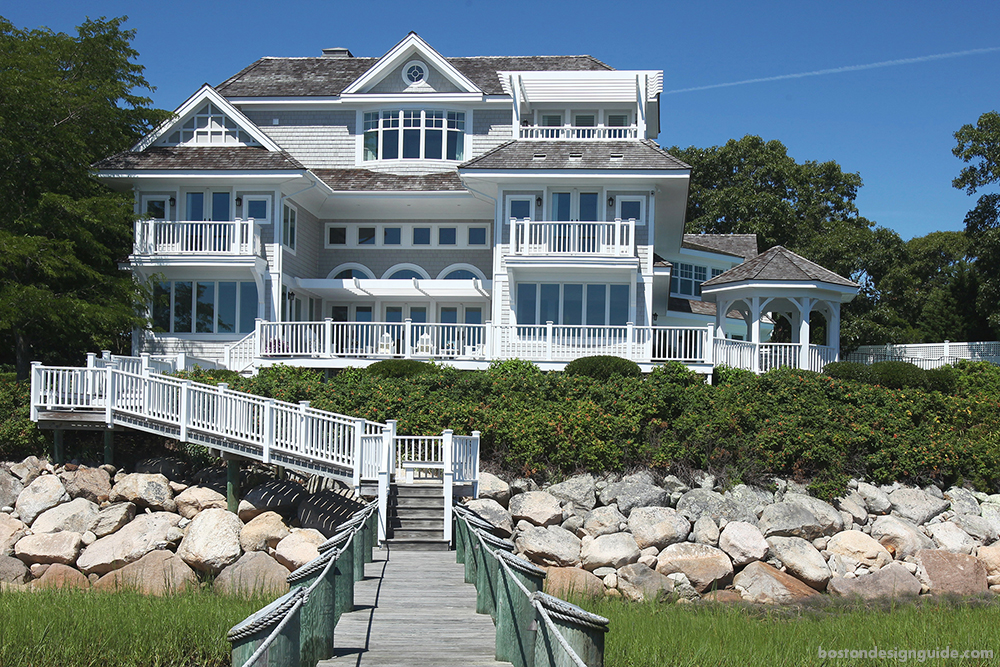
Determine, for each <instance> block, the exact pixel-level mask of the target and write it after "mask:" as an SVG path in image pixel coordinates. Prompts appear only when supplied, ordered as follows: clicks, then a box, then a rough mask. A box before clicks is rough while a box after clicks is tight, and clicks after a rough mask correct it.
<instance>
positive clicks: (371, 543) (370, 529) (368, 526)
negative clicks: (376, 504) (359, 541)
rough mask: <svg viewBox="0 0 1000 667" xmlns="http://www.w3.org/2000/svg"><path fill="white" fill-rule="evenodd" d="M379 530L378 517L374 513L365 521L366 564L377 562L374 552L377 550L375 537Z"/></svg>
mask: <svg viewBox="0 0 1000 667" xmlns="http://www.w3.org/2000/svg"><path fill="white" fill-rule="evenodd" d="M377 530H378V515H377V514H376V513H374V512H373V513H372V514H369V515H368V518H367V519H365V562H366V563H371V562H372V561H373V560H375V557H374V555H373V554H372V551H374V549H375V537H376V531H377Z"/></svg>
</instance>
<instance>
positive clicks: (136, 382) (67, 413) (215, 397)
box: [31, 355, 479, 541]
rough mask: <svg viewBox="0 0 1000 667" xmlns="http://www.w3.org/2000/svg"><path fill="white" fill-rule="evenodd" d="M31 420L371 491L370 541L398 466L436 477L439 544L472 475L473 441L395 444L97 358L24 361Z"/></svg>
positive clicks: (372, 428)
mask: <svg viewBox="0 0 1000 667" xmlns="http://www.w3.org/2000/svg"><path fill="white" fill-rule="evenodd" d="M31 419H32V421H35V422H52V423H61V424H74V423H78V424H90V425H101V424H103V425H104V426H106V427H107V428H113V427H116V426H118V427H125V428H130V429H135V430H139V431H145V432H149V433H155V434H157V435H161V436H164V437H168V438H173V439H175V440H180V441H182V442H190V443H195V444H199V445H203V446H205V447H208V448H211V449H214V450H218V451H219V452H226V453H228V454H231V455H235V456H239V457H243V458H247V459H252V460H256V461H261V462H263V463H266V464H274V465H280V466H283V467H285V468H290V469H294V470H299V471H302V472H305V473H307V474H318V475H323V476H326V477H332V478H337V479H341V480H342V481H344V482H346V483H348V484H350V485H351V486H353V487H354V488H355V489H356V490H358V491H360V490H361V486H362V483H363V482H369V483H375V484H377V488H378V503H379V518H380V521H379V540H380V541H381V540H384V539H385V537H386V520H385V518H386V516H387V511H388V497H389V483H390V480H391V478H392V476H394V475H395V473H396V469H397V466H398V465H401V464H402V462H404V461H405V464H406V467H407V468H428V469H431V470H435V471H439V473H440V475H441V477H442V478H443V481H444V484H445V493H446V497H447V498H448V500H449V502H448V503H447V504H446V505H445V514H446V516H445V517H444V518H445V527H446V534H445V536H444V537H445V539H446V540H450V539H451V534H450V530H449V528H450V525H451V516H450V510H451V502H450V500H451V492H452V489H453V487H454V486H455V485H456V484H457V485H463V486H468V487H471V488H470V492H471V494H473V495H474V494H475V491H476V485H477V482H478V477H479V433H478V432H473V434H472V435H471V436H455V435H454V434H453V433H452V431H450V430H446V431H444V432H443V433H442V434H441V435H438V436H422V437H421V441H422V442H423V443H425V446H423V447H420V448H416V449H415V448H414V447H413V446H412V438H410V437H397V435H396V424H395V422H394V421H392V420H390V421H388V422H387V423H384V424H383V423H380V422H374V421H370V420H367V419H360V418H355V417H350V416H348V415H341V414H337V413H333V412H327V411H324V410H316V409H314V408H311V407H310V406H309V402H308V401H302V402H300V403H297V404H296V403H287V402H285V401H278V400H275V399H272V398H265V397H262V396H256V395H254V394H247V393H244V392H240V391H234V390H232V389H230V388H229V387H228V385H226V384H219V385H218V386H215V387H213V386H209V385H205V384H200V383H197V382H193V381H191V380H185V379H181V378H177V377H172V376H169V375H163V374H161V373H159V372H157V371H156V370H154V367H153V365H152V364H150V363H149V359H143V358H137V357H118V358H111V357H108V358H97V357H95V356H93V355H91V356H90V357H89V358H88V366H87V367H85V368H79V367H53V366H43V365H42V364H40V363H37V362H36V363H33V364H32V368H31Z"/></svg>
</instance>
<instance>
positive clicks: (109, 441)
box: [104, 429, 115, 465]
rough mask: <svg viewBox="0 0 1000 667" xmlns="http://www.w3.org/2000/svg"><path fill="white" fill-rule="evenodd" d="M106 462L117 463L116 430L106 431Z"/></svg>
mask: <svg viewBox="0 0 1000 667" xmlns="http://www.w3.org/2000/svg"><path fill="white" fill-rule="evenodd" d="M104 463H106V464H107V465H114V464H115V432H114V431H112V430H111V429H108V430H107V431H105V432H104Z"/></svg>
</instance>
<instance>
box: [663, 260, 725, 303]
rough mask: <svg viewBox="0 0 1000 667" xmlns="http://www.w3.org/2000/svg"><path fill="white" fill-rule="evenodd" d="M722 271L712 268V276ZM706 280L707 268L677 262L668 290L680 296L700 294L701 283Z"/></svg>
mask: <svg viewBox="0 0 1000 667" xmlns="http://www.w3.org/2000/svg"><path fill="white" fill-rule="evenodd" d="M720 273H722V271H721V270H720V269H712V277H713V278H714V277H715V276H717V275H719V274H720ZM706 280H708V268H707V267H704V266H697V265H694V264H677V265H675V266H674V274H673V276H672V277H671V278H670V291H671V292H672V293H674V294H680V295H682V296H701V284H702V283H703V282H705V281H706Z"/></svg>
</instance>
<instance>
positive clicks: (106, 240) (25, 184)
mask: <svg viewBox="0 0 1000 667" xmlns="http://www.w3.org/2000/svg"><path fill="white" fill-rule="evenodd" d="M124 22H125V18H124V17H123V18H115V19H110V20H107V19H104V18H100V19H96V20H89V19H88V20H87V21H86V22H85V23H84V24H83V25H81V26H80V27H79V28H78V29H77V34H76V35H75V36H70V35H66V34H65V33H55V32H52V31H51V30H47V29H39V30H20V29H18V28H15V27H14V26H13V25H12V24H11V23H10V22H9V21H7V20H6V19H3V18H0V195H2V197H3V200H4V206H3V208H2V210H0V276H2V280H0V340H3V341H4V342H3V344H2V347H0V359H2V360H3V361H5V362H7V363H10V362H11V361H15V363H16V366H17V371H18V375H19V376H20V377H24V376H26V375H27V371H28V364H29V362H30V361H31V360H32V359H40V360H43V361H47V362H78V361H79V359H80V356H81V355H82V354H83V353H84V352H86V351H87V350H88V349H96V348H101V347H110V348H112V349H116V348H119V347H120V346H121V345H123V344H125V341H126V340H127V338H126V336H127V334H129V333H130V332H131V330H132V328H133V327H135V326H140V325H141V324H142V319H141V318H140V317H139V316H138V312H139V306H140V305H141V303H143V302H144V299H145V295H144V293H143V289H142V288H141V286H139V285H136V284H134V283H133V281H132V279H131V278H130V277H129V275H128V274H127V273H126V272H123V271H121V270H119V268H118V263H119V262H121V261H122V260H124V259H125V258H126V257H127V256H128V253H129V249H130V245H131V236H132V219H133V217H134V214H133V209H132V202H131V200H130V198H129V197H127V196H123V195H119V194H114V193H111V192H109V191H108V190H107V189H106V188H105V187H104V186H102V185H101V184H100V183H98V182H97V181H96V180H95V179H94V178H93V176H92V175H91V172H90V165H91V164H92V163H94V162H95V161H96V160H98V159H100V158H102V157H106V156H108V155H111V154H113V153H117V152H120V151H122V150H126V149H128V148H129V146H131V145H132V144H133V143H135V141H137V140H138V138H139V137H141V136H142V135H143V134H145V133H146V132H148V131H149V129H150V128H151V127H153V126H154V125H155V124H156V123H159V122H161V121H162V120H163V119H165V118H166V117H167V115H168V114H167V113H166V112H163V111H159V110H155V109H152V108H151V106H150V104H151V100H150V99H149V98H148V97H144V96H142V95H141V94H137V93H136V91H137V90H138V91H143V90H145V91H152V90H153V89H152V87H151V86H150V85H149V83H148V82H147V81H146V79H145V78H144V77H143V75H142V72H143V67H142V66H141V65H138V64H136V63H134V62H133V59H134V58H135V57H136V56H137V55H138V54H137V53H136V51H135V50H134V49H133V48H132V47H131V41H132V39H133V38H134V36H135V32H134V31H133V30H124V29H123V28H122V25H123V24H124Z"/></svg>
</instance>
